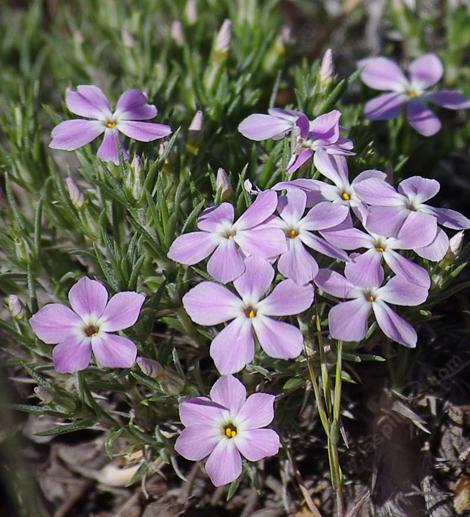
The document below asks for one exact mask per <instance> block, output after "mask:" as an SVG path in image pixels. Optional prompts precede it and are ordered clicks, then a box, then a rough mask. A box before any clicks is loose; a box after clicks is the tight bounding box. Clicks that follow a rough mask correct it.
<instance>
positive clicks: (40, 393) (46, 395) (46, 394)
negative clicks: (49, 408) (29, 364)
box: [33, 386, 53, 404]
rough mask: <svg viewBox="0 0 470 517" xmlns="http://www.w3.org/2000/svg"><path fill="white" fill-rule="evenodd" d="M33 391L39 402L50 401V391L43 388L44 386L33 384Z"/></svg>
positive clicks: (47, 402) (51, 398)
mask: <svg viewBox="0 0 470 517" xmlns="http://www.w3.org/2000/svg"><path fill="white" fill-rule="evenodd" d="M33 391H34V394H35V395H36V397H37V398H38V399H40V400H41V402H43V403H44V404H49V402H52V400H53V396H52V392H51V391H50V390H48V389H47V388H44V386H35V388H34V390H33Z"/></svg>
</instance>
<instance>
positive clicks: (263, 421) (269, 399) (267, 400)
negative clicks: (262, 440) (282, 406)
mask: <svg viewBox="0 0 470 517" xmlns="http://www.w3.org/2000/svg"><path fill="white" fill-rule="evenodd" d="M275 400H276V397H275V396H274V395H269V394H268V393H254V394H253V395H250V396H249V397H248V398H247V399H246V402H245V401H244V404H243V407H241V409H240V411H239V413H238V415H237V421H240V422H243V431H245V429H258V428H259V427H265V426H267V425H269V424H270V423H271V422H272V421H273V418H274V401H275Z"/></svg>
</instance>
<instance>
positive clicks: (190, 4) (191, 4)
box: [184, 0, 197, 25]
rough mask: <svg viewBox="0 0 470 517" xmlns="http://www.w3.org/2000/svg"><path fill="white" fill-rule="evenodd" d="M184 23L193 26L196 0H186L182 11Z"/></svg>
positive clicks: (195, 15)
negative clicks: (184, 17)
mask: <svg viewBox="0 0 470 517" xmlns="http://www.w3.org/2000/svg"><path fill="white" fill-rule="evenodd" d="M184 14H185V16H186V21H187V22H188V23H189V25H194V24H195V23H196V20H197V0H188V1H187V2H186V8H185V10H184Z"/></svg>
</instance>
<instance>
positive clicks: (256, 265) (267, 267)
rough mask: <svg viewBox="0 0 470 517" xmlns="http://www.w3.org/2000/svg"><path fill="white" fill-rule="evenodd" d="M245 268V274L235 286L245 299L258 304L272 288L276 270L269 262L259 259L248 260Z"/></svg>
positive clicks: (237, 280)
mask: <svg viewBox="0 0 470 517" xmlns="http://www.w3.org/2000/svg"><path fill="white" fill-rule="evenodd" d="M245 268H246V269H245V272H244V273H243V274H242V275H241V276H240V277H239V278H237V279H236V280H235V282H234V283H233V285H234V286H235V289H236V290H237V291H238V292H239V293H240V296H242V298H243V299H245V298H249V299H250V300H251V301H253V302H257V301H258V300H259V299H260V298H261V297H262V296H263V295H264V293H265V292H266V291H267V290H268V289H269V287H270V286H271V283H272V281H273V279H274V269H273V267H272V266H271V264H270V263H269V262H268V261H267V260H264V259H262V258H259V257H248V258H246V259H245Z"/></svg>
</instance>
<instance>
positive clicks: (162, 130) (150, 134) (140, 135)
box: [117, 120, 171, 142]
mask: <svg viewBox="0 0 470 517" xmlns="http://www.w3.org/2000/svg"><path fill="white" fill-rule="evenodd" d="M117 129H118V130H119V131H121V133H124V134H125V135H126V136H128V137H129V138H133V139H134V140H139V142H152V141H153V140H158V139H159V138H164V137H166V136H168V135H171V127H170V126H167V125H166V124H158V123H156V122H139V121H137V122H134V121H131V120H127V121H125V122H122V121H120V122H119V124H118V125H117Z"/></svg>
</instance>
